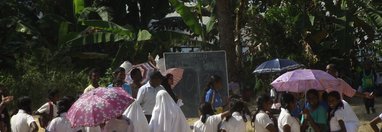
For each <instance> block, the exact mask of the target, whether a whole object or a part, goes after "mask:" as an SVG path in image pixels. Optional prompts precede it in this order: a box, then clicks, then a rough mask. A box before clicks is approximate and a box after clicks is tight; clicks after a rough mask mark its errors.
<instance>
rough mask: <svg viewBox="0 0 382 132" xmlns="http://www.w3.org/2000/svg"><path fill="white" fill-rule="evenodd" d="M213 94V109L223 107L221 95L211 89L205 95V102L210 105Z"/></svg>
mask: <svg viewBox="0 0 382 132" xmlns="http://www.w3.org/2000/svg"><path fill="white" fill-rule="evenodd" d="M214 94H215V98H214V104H213V107H214V109H216V108H218V107H223V99H222V98H221V95H220V94H219V92H217V91H215V90H213V89H211V88H210V89H209V90H208V91H207V93H206V97H205V102H208V103H211V101H212V98H213V96H214Z"/></svg>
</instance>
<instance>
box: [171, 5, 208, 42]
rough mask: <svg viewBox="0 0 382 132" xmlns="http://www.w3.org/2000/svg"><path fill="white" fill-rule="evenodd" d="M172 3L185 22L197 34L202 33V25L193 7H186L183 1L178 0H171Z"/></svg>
mask: <svg viewBox="0 0 382 132" xmlns="http://www.w3.org/2000/svg"><path fill="white" fill-rule="evenodd" d="M170 3H171V5H172V6H173V7H174V8H175V10H176V12H177V13H179V14H180V16H182V19H183V21H184V23H186V25H187V26H188V27H189V28H190V29H191V30H192V31H193V32H194V33H195V34H197V35H201V34H202V27H201V25H200V23H199V21H198V19H197V17H196V16H195V15H194V13H192V12H191V9H190V8H188V7H186V6H185V5H184V3H183V2H180V1H178V0H170Z"/></svg>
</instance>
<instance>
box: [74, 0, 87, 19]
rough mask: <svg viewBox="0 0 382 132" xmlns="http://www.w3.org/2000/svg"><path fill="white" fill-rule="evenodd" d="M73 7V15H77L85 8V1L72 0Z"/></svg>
mask: <svg viewBox="0 0 382 132" xmlns="http://www.w3.org/2000/svg"><path fill="white" fill-rule="evenodd" d="M73 6H74V14H75V15H78V14H80V13H81V12H82V10H84V8H85V1H84V0H73Z"/></svg>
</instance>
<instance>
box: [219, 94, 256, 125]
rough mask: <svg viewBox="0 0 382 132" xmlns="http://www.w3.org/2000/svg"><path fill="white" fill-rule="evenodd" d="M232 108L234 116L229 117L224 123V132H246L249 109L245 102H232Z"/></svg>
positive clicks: (238, 100) (232, 100)
mask: <svg viewBox="0 0 382 132" xmlns="http://www.w3.org/2000/svg"><path fill="white" fill-rule="evenodd" d="M230 108H231V110H230V111H231V112H233V113H232V115H229V116H228V117H226V118H225V120H224V121H223V122H222V126H221V128H220V129H221V131H222V132H245V131H246V122H247V118H248V117H247V114H249V111H248V108H247V106H246V105H245V103H244V102H243V101H241V100H240V99H237V98H232V99H231V100H230Z"/></svg>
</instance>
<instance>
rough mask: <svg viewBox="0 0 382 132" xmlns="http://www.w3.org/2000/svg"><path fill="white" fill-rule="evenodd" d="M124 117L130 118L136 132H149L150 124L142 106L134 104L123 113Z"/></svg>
mask: <svg viewBox="0 0 382 132" xmlns="http://www.w3.org/2000/svg"><path fill="white" fill-rule="evenodd" d="M123 116H125V117H127V118H129V119H130V120H131V123H132V124H133V126H134V132H149V131H150V129H149V123H148V122H147V120H146V117H145V114H144V113H143V110H142V107H141V105H139V103H137V102H135V101H134V102H133V103H132V104H131V105H130V106H129V107H128V108H127V109H126V110H125V112H123Z"/></svg>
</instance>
